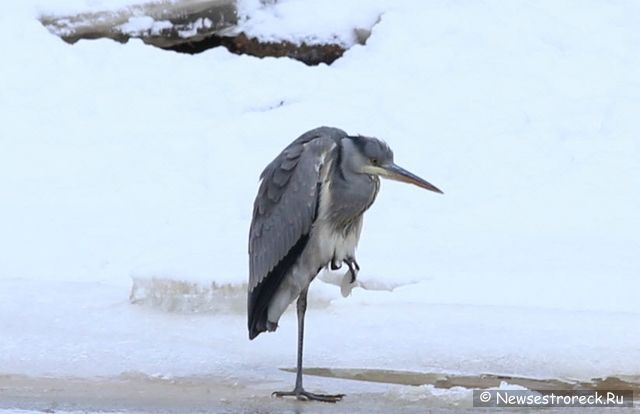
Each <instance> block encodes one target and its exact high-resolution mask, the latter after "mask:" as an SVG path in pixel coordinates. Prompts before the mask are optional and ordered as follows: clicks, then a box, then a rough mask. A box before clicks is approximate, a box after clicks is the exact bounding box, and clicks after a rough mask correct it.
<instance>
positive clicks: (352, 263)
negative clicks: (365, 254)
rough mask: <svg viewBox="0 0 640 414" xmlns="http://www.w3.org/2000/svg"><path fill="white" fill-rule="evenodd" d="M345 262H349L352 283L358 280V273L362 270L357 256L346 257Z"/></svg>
mask: <svg viewBox="0 0 640 414" xmlns="http://www.w3.org/2000/svg"><path fill="white" fill-rule="evenodd" d="M344 262H345V263H346V264H347V266H349V273H351V283H353V282H355V281H356V275H357V274H358V271H359V270H360V266H359V265H358V262H356V258H355V257H347V258H346V259H344Z"/></svg>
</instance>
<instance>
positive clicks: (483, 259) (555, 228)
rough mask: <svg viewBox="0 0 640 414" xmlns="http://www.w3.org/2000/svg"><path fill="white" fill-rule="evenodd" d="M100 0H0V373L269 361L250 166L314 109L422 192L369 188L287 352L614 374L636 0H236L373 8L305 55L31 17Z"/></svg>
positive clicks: (633, 265) (271, 14)
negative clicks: (89, 29)
mask: <svg viewBox="0 0 640 414" xmlns="http://www.w3.org/2000/svg"><path fill="white" fill-rule="evenodd" d="M124 4H130V2H128V1H125V2H124V3H122V2H121V1H118V2H116V3H112V2H109V4H108V7H113V8H116V7H120V6H122V5H124ZM105 5H106V3H105V2H93V1H92V2H87V1H84V0H77V1H74V2H66V1H58V0H55V1H49V2H46V4H44V3H43V2H38V1H37V0H36V1H26V2H14V3H11V4H7V5H5V6H4V9H3V10H4V11H3V13H2V16H0V33H2V34H3V35H4V38H5V39H11V41H5V42H3V43H2V45H0V53H1V54H2V59H3V62H2V65H0V107H2V108H3V112H2V113H3V115H2V116H1V119H0V198H1V200H2V204H0V251H2V255H0V299H1V302H0V315H2V316H1V317H0V335H1V337H2V340H0V366H1V367H2V371H3V372H2V373H0V374H15V375H27V376H30V377H33V378H37V377H41V376H53V377H54V378H61V377H68V376H71V377H79V378H94V377H96V376H105V377H109V378H118V376H120V375H123V373H130V372H134V373H139V374H141V375H146V376H151V377H154V378H155V376H158V375H159V376H161V377H163V378H164V377H168V378H173V377H186V378H192V377H195V376H207V375H211V376H214V377H215V378H233V380H234V381H238V382H239V383H242V384H244V385H246V386H247V389H249V391H247V392H248V393H249V394H250V395H268V392H269V390H271V389H272V388H273V386H283V385H287V384H289V383H290V382H291V381H292V377H291V375H290V374H288V373H283V372H282V373H281V372H279V371H277V368H278V367H290V366H292V365H293V362H294V351H295V346H294V345H295V343H294V342H295V321H294V318H293V315H291V314H287V315H286V316H285V318H284V319H283V321H282V323H281V327H280V329H279V331H278V333H277V334H271V335H262V336H260V338H259V339H258V340H256V341H254V342H249V341H248V340H247V338H246V336H247V335H246V328H245V324H246V320H245V316H244V314H243V303H242V302H243V297H242V296H243V295H242V288H243V283H246V279H247V253H246V250H247V249H246V245H247V240H246V239H247V232H248V227H249V222H250V219H251V207H252V201H253V197H254V195H255V191H256V189H257V177H258V175H259V173H260V171H261V170H262V168H263V167H264V166H265V165H266V164H267V163H268V162H269V161H270V160H271V159H272V158H273V157H274V156H275V155H276V154H277V153H278V151H279V150H280V149H281V148H283V147H284V146H285V145H286V144H287V143H288V142H290V141H291V140H292V139H293V138H295V137H296V136H298V135H299V134H301V133H302V132H304V131H306V130H308V129H310V128H313V127H316V126H318V125H334V126H338V127H341V128H343V129H345V130H347V131H349V132H351V133H362V134H367V135H376V136H378V137H381V138H384V139H385V140H386V141H387V142H388V143H389V144H390V145H391V147H392V148H393V149H394V150H395V154H396V161H397V162H398V163H399V164H401V165H403V166H404V167H406V168H408V169H410V170H412V171H413V172H415V173H417V174H419V175H421V176H424V177H425V178H427V179H429V181H431V182H433V183H434V184H436V185H438V186H439V187H440V188H442V189H443V190H444V191H445V195H444V196H436V195H433V194H428V193H426V192H422V191H419V190H418V189H416V188H410V187H407V186H403V185H400V184H396V183H386V182H385V183H384V184H383V188H382V190H381V193H380V196H379V199H378V201H377V202H376V204H375V205H374V206H373V207H372V209H371V211H369V212H368V213H367V215H366V218H365V226H364V231H363V238H362V242H361V245H360V248H359V251H358V258H359V263H360V264H361V266H362V270H361V272H360V275H359V277H360V280H359V282H360V285H359V286H358V287H356V288H355V289H354V290H353V291H352V294H351V296H350V297H348V298H346V299H345V298H342V296H341V295H340V289H339V287H337V286H335V285H337V284H339V280H340V277H341V276H340V274H337V275H323V276H321V277H320V278H319V279H320V280H319V281H316V282H315V283H314V287H313V289H312V295H313V300H314V302H313V303H312V309H311V310H310V311H309V314H308V317H309V328H308V329H307V348H306V349H307V351H306V356H305V359H306V362H307V364H308V365H309V366H318V367H334V368H339V367H342V368H365V367H366V368H379V369H408V370H413V371H421V372H442V373H465V374H470V375H477V374H480V373H483V372H493V373H504V374H512V375H521V376H535V377H544V378H551V377H557V378H579V379H590V378H593V377H599V376H610V375H628V376H637V375H638V374H639V373H640V354H639V351H638V347H637V344H638V343H640V336H639V335H640V332H639V331H638V329H637V320H638V317H639V316H640V301H639V300H638V292H639V291H640V278H639V277H638V276H639V275H640V255H638V252H639V251H640V238H638V234H639V233H640V215H638V213H637V212H638V211H639V210H640V192H638V191H637V189H638V188H640V162H639V161H638V160H639V159H640V146H639V145H638V138H637V137H638V135H639V133H640V118H638V116H637V114H638V113H640V83H638V81H637V79H638V75H637V68H638V67H640V54H638V53H637V50H638V49H639V47H640V26H638V24H637V22H638V19H639V18H640V4H638V3H637V2H634V1H619V2H600V1H595V0H593V1H591V0H587V1H583V2H580V3H579V4H578V3H571V2H567V3H558V2H555V1H538V2H534V3H530V2H513V3H505V2H500V1H488V2H482V3H479V2H446V1H433V2H422V1H409V0H407V1H388V0H378V1H376V2H356V1H345V2H339V3H338V2H329V3H324V2H320V1H313V2H303V1H302V0H289V1H281V2H278V4H277V5H276V6H270V5H261V4H259V3H258V2H257V1H254V2H252V1H247V2H243V3H242V7H243V16H245V18H246V20H245V23H244V24H246V29H247V30H248V31H250V32H251V33H253V34H262V35H263V36H264V38H265V39H276V38H280V39H285V40H299V41H308V40H309V39H310V38H308V37H307V36H308V35H310V36H311V38H313V39H316V40H318V39H320V40H321V39H340V40H341V41H344V42H345V43H349V42H350V41H352V38H351V37H350V36H352V35H353V29H354V28H358V27H362V26H365V27H368V26H370V25H371V24H372V23H374V22H378V23H377V24H376V25H375V27H374V29H373V32H372V35H371V37H370V38H369V40H368V42H367V44H366V46H360V45H356V46H353V47H352V48H351V49H350V50H349V51H348V52H347V53H346V54H345V56H344V57H343V58H341V59H340V60H338V61H336V62H335V63H334V64H333V65H331V66H326V65H320V66H317V67H307V66H305V65H303V64H301V63H299V62H295V61H292V60H288V59H274V58H267V59H256V58H252V57H246V56H236V55H232V54H230V53H228V52H227V51H225V50H223V49H212V50H210V51H207V52H206V53H203V54H200V55H193V56H190V55H189V56H188V55H180V54H176V53H169V52H165V51H161V50H158V49H154V48H151V47H147V46H145V45H143V44H142V43H140V42H138V41H132V42H129V43H128V44H126V45H120V44H117V43H115V42H112V41H107V40H98V41H81V42H79V43H77V44H76V45H73V46H71V45H68V44H65V43H63V42H62V41H61V40H60V39H58V38H56V37H54V36H52V35H51V34H49V33H48V32H47V30H46V29H45V28H43V27H42V26H41V25H40V24H39V23H38V22H37V20H36V18H37V16H38V15H39V14H41V13H45V12H47V13H48V12H55V13H60V14H64V13H68V12H72V11H83V10H96V9H100V8H102V7H105ZM310 11H312V13H311V12H310ZM303 29H305V30H303ZM350 39H351V40H350ZM322 280H324V282H323V281H322ZM134 282H135V285H134V287H137V288H138V290H135V289H134V290H133V292H132V284H133V283H134ZM221 287H224V289H228V290H226V291H225V290H224V289H222V290H221ZM163 289H164V290H163ZM159 292H160V293H159ZM163 292H164V293H163ZM130 295H132V296H131V297H132V299H133V301H134V302H136V303H137V304H138V305H132V304H131V303H130V301H129V296H130ZM270 381H272V382H270ZM258 383H259V384H262V385H260V386H259V387H258V386H256V387H253V386H254V385H255V384H258ZM247 384H248V385H247ZM309 384H310V385H312V386H313V387H317V388H319V389H324V390H327V391H332V390H339V389H342V388H344V387H347V388H348V387H352V388H348V390H350V391H353V392H354V393H355V394H356V395H360V397H354V398H356V401H357V398H363V399H364V397H362V396H363V395H366V396H367V397H366V398H369V397H368V395H369V394H367V393H374V394H375V393H379V392H381V393H388V392H390V391H388V390H389V389H390V388H385V386H383V385H376V386H373V385H370V384H365V385H353V383H350V382H348V381H338V380H328V379H319V378H315V379H309ZM347 384H351V385H347ZM252 387H253V388H252ZM386 387H392V386H390V385H389V386H386ZM398 387H399V388H398V390H400V391H398V392H400V393H405V392H406V393H409V394H411V395H414V394H413V393H420V392H422V391H424V389H422V388H419V389H411V390H410V391H407V389H406V388H405V387H400V386H398ZM391 389H395V388H391ZM371 390H374V391H371ZM428 392H431V391H428ZM461 392H462V391H461ZM358 393H360V394H358ZM376 395H378V394H376ZM384 395H387V394H383V397H380V398H383V399H384V398H386V397H384ZM403 395H404V394H403ZM414 397H415V395H414ZM414 397H412V398H414ZM372 398H374V397H372ZM375 398H377V397H375ZM375 398H374V400H375ZM429 401H431V400H429ZM429 404H432V403H431V402H429ZM433 404H435V406H438V407H439V406H440V405H438V403H433ZM443 404H444V405H442V407H450V406H449V405H447V403H443ZM23 408H28V407H24V406H23ZM102 408H104V409H105V410H110V409H113V408H109V407H102ZM69 410H71V411H73V408H72V407H71V408H69ZM563 412H564V411H563Z"/></svg>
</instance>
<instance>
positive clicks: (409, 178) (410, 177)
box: [379, 164, 444, 194]
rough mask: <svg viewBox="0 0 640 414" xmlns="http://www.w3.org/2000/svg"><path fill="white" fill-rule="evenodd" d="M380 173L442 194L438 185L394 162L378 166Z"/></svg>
mask: <svg viewBox="0 0 640 414" xmlns="http://www.w3.org/2000/svg"><path fill="white" fill-rule="evenodd" d="M379 172H380V175H381V176H383V177H385V178H389V179H391V180H396V181H402V182H403V183H409V184H413V185H417V186H418V187H420V188H424V189H425V190H430V191H435V192H436V193H440V194H444V193H443V192H442V191H440V189H439V188H438V187H436V186H435V185H433V184H431V183H430V182H428V181H426V180H423V179H422V178H420V177H418V176H417V175H415V174H412V173H410V172H409V171H407V170H405V169H404V168H402V167H399V166H398V165H396V164H391V165H385V166H381V167H379Z"/></svg>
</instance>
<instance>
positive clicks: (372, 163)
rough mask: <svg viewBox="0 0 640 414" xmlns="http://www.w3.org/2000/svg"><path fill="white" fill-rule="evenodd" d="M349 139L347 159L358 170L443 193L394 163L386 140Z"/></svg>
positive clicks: (361, 137) (369, 138) (360, 137)
mask: <svg viewBox="0 0 640 414" xmlns="http://www.w3.org/2000/svg"><path fill="white" fill-rule="evenodd" d="M349 141H350V142H349V143H348V144H347V145H346V147H345V149H346V151H347V157H349V159H348V160H347V161H348V163H349V164H350V167H351V168H352V169H353V170H355V171H356V172H358V173H361V174H369V175H375V176H379V177H383V178H388V179H390V180H395V181H401V182H404V183H409V184H414V185H417V186H418V187H420V188H424V189H426V190H430V191H435V192H436V193H441V194H442V191H440V189H438V188H437V187H436V186H434V185H433V184H431V183H429V182H428V181H426V180H423V179H422V178H420V177H418V176H417V175H415V174H413V173H410V172H409V171H407V170H405V169H404V168H402V167H400V166H399V165H397V164H396V163H394V162H393V151H391V148H389V146H388V145H387V144H386V143H385V142H384V141H381V140H379V139H377V138H371V137H363V136H355V137H349Z"/></svg>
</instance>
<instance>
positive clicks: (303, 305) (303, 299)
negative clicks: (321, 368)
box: [272, 288, 344, 403]
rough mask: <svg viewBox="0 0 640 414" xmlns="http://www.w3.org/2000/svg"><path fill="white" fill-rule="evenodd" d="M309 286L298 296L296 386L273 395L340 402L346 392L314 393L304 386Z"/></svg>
mask: <svg viewBox="0 0 640 414" xmlns="http://www.w3.org/2000/svg"><path fill="white" fill-rule="evenodd" d="M308 290H309V288H307V289H305V290H303V291H302V293H300V296H299V297H298V302H297V306H298V370H297V372H296V386H295V388H294V389H293V391H276V392H274V393H273V394H272V395H274V396H276V397H288V396H292V397H296V398H297V399H298V400H302V401H309V400H313V401H324V402H332V403H334V402H338V401H340V400H341V399H342V397H344V394H333V395H330V394H329V395H328V394H314V393H311V392H308V391H305V390H304V388H303V387H302V342H303V340H304V314H305V312H306V311H307V292H308Z"/></svg>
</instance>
